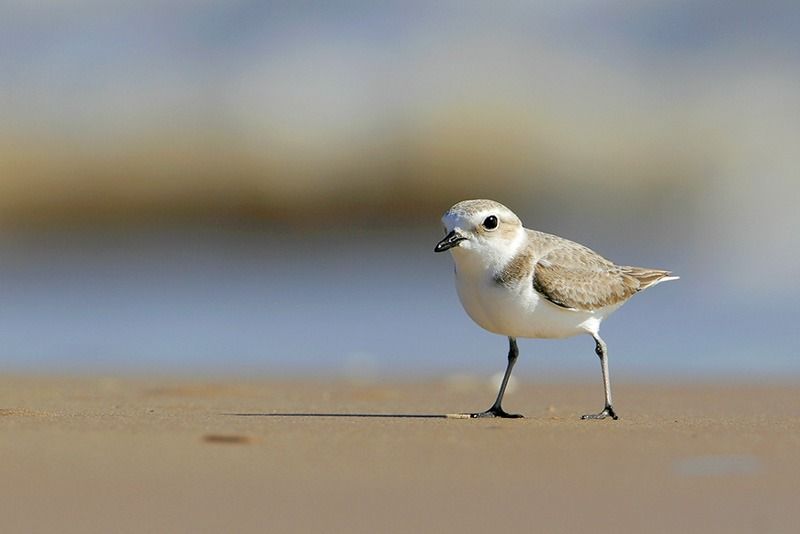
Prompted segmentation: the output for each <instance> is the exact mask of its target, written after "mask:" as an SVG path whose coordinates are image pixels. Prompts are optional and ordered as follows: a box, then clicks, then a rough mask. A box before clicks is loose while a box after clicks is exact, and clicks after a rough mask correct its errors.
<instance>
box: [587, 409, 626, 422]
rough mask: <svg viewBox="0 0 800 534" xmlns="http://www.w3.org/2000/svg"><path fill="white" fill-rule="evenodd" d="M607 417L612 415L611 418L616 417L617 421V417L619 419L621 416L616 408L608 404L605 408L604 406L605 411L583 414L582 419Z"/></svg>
mask: <svg viewBox="0 0 800 534" xmlns="http://www.w3.org/2000/svg"><path fill="white" fill-rule="evenodd" d="M606 417H610V418H611V419H614V420H615V421H616V420H617V419H619V416H618V415H617V413H616V412H615V411H614V408H612V407H611V406H606V407H605V408H603V411H602V412H600V413H593V414H588V415H583V416H581V419H605V418H606Z"/></svg>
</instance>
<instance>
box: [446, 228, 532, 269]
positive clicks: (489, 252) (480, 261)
mask: <svg viewBox="0 0 800 534" xmlns="http://www.w3.org/2000/svg"><path fill="white" fill-rule="evenodd" d="M492 237H494V236H492ZM526 244H527V234H526V232H525V229H524V228H522V227H519V228H517V230H516V233H515V235H514V237H513V238H512V239H503V238H502V237H501V236H497V237H496V238H494V239H483V240H481V241H470V242H468V243H466V242H465V243H462V244H461V245H460V246H458V247H455V248H453V249H452V252H453V260H454V261H455V263H456V270H457V271H458V272H459V273H461V274H464V275H467V276H475V275H479V274H489V275H490V276H494V275H495V274H497V273H499V272H501V271H502V270H503V269H504V268H505V267H506V265H508V262H509V261H511V260H512V259H514V257H515V256H516V255H517V254H518V253H519V252H520V250H522V249H523V248H524V247H525V246H526Z"/></svg>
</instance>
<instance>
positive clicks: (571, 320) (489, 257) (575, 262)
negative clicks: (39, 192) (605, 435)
mask: <svg viewBox="0 0 800 534" xmlns="http://www.w3.org/2000/svg"><path fill="white" fill-rule="evenodd" d="M442 222H443V223H444V226H445V231H446V232H447V235H446V236H445V237H444V239H442V240H441V241H439V243H438V244H437V245H436V248H435V249H434V251H435V252H444V251H445V250H450V251H451V252H452V254H453V260H454V261H455V275H456V288H457V290H458V297H459V299H460V300H461V304H462V305H463V306H464V309H465V310H466V312H467V314H468V315H469V316H470V317H471V318H472V320H473V321H475V322H476V323H478V325H480V326H481V327H483V328H485V329H486V330H488V331H490V332H494V333H495V334H501V335H504V336H507V337H508V342H509V349H508V366H507V367H506V372H505V375H504V376H503V382H502V384H501V385H500V391H499V392H498V393H497V400H495V401H494V404H493V405H492V407H491V408H489V409H488V410H486V411H485V412H480V413H473V414H464V416H465V417H466V416H469V417H522V416H520V415H515V414H509V413H506V412H505V410H503V408H502V406H501V403H502V402H503V394H504V393H505V390H506V385H507V384H508V378H509V377H510V376H511V370H512V369H513V367H514V363H515V362H516V361H517V356H518V355H519V350H518V349H517V340H516V338H518V337H528V338H566V337H571V336H575V335H578V334H590V335H591V336H592V337H593V338H594V341H595V352H596V353H597V355H598V356H599V357H600V366H601V369H602V372H603V385H604V387H605V400H606V404H605V407H604V408H603V411H601V412H600V413H598V414H592V415H584V416H583V419H605V418H606V417H611V418H613V419H617V414H616V412H615V411H614V407H613V404H612V402H611V382H610V380H609V376H608V350H607V349H606V344H605V342H603V340H602V339H601V338H600V335H599V331H600V322H601V321H602V320H603V319H605V318H606V317H607V316H609V315H610V314H611V313H612V312H614V311H615V310H616V309H617V308H619V307H620V306H622V305H623V304H624V303H625V301H627V300H628V299H629V298H631V297H632V296H633V294H634V293H637V292H639V291H641V290H642V289H645V288H648V287H650V286H653V285H655V284H657V283H659V282H664V281H667V280H675V279H677V278H678V277H677V276H670V274H671V273H670V272H669V271H662V270H660V269H644V268H641V267H624V266H620V265H615V264H614V263H612V262H610V261H608V260H607V259H605V258H603V257H602V256H600V255H599V254H597V253H595V252H594V251H592V250H590V249H588V248H587V247H585V246H583V245H579V244H578V243H574V242H572V241H569V240H567V239H564V238H561V237H558V236H554V235H550V234H545V233H543V232H537V231H536V230H529V229H527V228H524V227H523V226H522V222H521V221H520V220H519V218H518V217H517V216H516V215H514V213H513V212H512V211H511V210H510V209H508V208H507V207H505V206H503V205H502V204H500V203H499V202H494V201H493V200H464V201H463V202H459V203H458V204H456V205H455V206H453V207H452V208H450V209H449V210H447V212H446V213H445V214H444V216H443V217H442Z"/></svg>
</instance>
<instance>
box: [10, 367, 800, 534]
mask: <svg viewBox="0 0 800 534" xmlns="http://www.w3.org/2000/svg"><path fill="white" fill-rule="evenodd" d="M492 399H493V391H491V389H490V388H488V387H487V386H486V385H485V384H483V383H482V382H477V381H464V380H460V381H459V380H451V381H445V380H442V381H428V382H425V383H413V382H387V383H370V384H365V383H361V384H359V383H349V382H347V381H343V380H331V381H326V380H296V381H287V380H282V381H270V380H256V379H249V380H234V379H230V380H219V381H218V380H212V379H207V378H204V379H188V378H186V379H165V378H159V379H148V378H58V377H33V376H31V377H11V378H9V377H4V378H2V379H0V531H2V532H26V533H27V532H76V533H77V532H81V533H86V532H246V531H257V532H487V531H500V530H502V531H508V532H593V533H595V532H796V531H797V530H796V529H797V520H796V518H795V516H796V511H797V506H798V503H800V497H799V496H800V452H799V451H800V386H790V385H782V386H778V385H775V386H763V385H762V386H757V385H699V384H692V385H688V384H686V385H682V384H675V385H658V386H646V385H641V384H626V383H620V384H615V401H616V407H617V409H618V411H619V413H620V415H621V417H622V418H621V419H620V420H619V421H580V420H579V416H580V414H582V413H586V412H592V411H598V410H599V409H600V408H601V401H602V389H601V386H600V384H595V383H591V384H562V385H554V384H547V385H542V384H522V385H521V386H520V387H519V388H518V389H517V390H516V391H515V392H513V393H511V394H509V395H507V398H506V403H505V404H506V406H505V407H506V408H507V409H508V410H509V411H519V412H522V413H524V414H525V415H526V416H527V418H526V419H523V420H458V419H443V418H430V417H416V416H420V415H437V414H439V415H440V414H445V413H451V412H459V411H469V410H479V409H482V408H486V407H487V406H488V404H490V403H491V401H492ZM281 414H282V415H281ZM317 414H330V415H329V416H326V415H317ZM337 414H341V416H333V415H337ZM375 415H379V416H377V417H376V416H375ZM398 416H404V417H398Z"/></svg>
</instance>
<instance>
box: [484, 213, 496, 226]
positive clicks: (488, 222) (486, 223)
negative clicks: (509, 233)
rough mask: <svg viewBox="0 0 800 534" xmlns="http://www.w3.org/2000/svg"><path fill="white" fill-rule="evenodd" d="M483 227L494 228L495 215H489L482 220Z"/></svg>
mask: <svg viewBox="0 0 800 534" xmlns="http://www.w3.org/2000/svg"><path fill="white" fill-rule="evenodd" d="M483 227H484V228H486V229H487V230H494V229H495V228H497V217H495V216H494V215H489V216H488V217H486V218H485V219H484V220H483Z"/></svg>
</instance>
